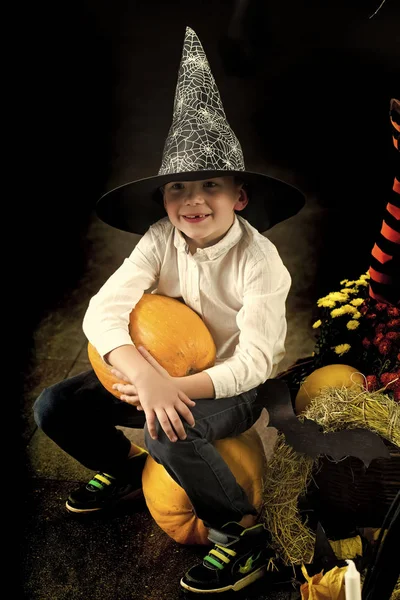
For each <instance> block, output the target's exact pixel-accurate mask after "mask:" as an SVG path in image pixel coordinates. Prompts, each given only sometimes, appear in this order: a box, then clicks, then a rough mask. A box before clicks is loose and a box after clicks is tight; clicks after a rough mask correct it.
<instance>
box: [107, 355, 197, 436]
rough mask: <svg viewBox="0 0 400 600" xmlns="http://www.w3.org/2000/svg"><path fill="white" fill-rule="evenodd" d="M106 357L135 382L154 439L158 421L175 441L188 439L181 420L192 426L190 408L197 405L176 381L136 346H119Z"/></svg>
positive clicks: (192, 420)
mask: <svg viewBox="0 0 400 600" xmlns="http://www.w3.org/2000/svg"><path fill="white" fill-rule="evenodd" d="M104 358H105V359H106V360H107V362H109V364H111V365H112V366H113V367H115V368H116V369H118V370H119V371H121V372H122V373H124V375H125V376H126V377H127V378H128V379H129V380H130V381H131V382H132V383H134V386H135V388H136V390H137V394H138V396H139V398H140V404H141V406H142V409H143V411H144V413H145V415H146V423H147V427H148V430H149V434H150V436H151V437H152V438H153V439H157V421H158V422H159V424H160V426H161V427H162V429H163V430H164V432H165V433H166V435H167V436H168V438H169V439H170V440H171V441H172V442H176V441H177V439H178V438H177V437H176V436H178V437H179V438H180V439H181V440H184V439H185V438H186V433H185V429H184V427H183V424H182V421H181V417H182V418H184V419H185V420H186V421H187V423H188V424H189V425H190V426H193V425H194V419H193V415H192V413H191V411H190V409H189V407H192V406H194V405H195V402H193V400H191V399H190V398H188V396H187V395H186V394H185V393H184V392H183V391H182V390H180V389H179V388H178V387H177V385H176V384H175V382H174V381H173V379H172V378H166V377H163V375H161V374H160V373H159V372H157V370H156V369H155V368H154V367H153V366H152V365H151V364H150V363H149V362H148V361H147V360H146V359H145V358H143V356H142V355H141V354H140V352H139V351H138V350H137V349H136V348H135V346H131V345H123V346H119V347H118V348H115V349H114V350H112V351H111V352H109V353H108V354H107V355H106V356H105V357H104ZM127 387H128V386H127ZM174 430H175V431H174ZM175 432H176V435H175Z"/></svg>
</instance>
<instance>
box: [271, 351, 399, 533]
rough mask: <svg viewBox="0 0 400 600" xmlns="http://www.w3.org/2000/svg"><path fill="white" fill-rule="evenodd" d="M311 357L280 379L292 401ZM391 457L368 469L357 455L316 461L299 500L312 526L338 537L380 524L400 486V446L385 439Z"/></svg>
mask: <svg viewBox="0 0 400 600" xmlns="http://www.w3.org/2000/svg"><path fill="white" fill-rule="evenodd" d="M313 368H314V367H313V361H312V358H311V357H307V358H303V359H300V360H298V361H297V362H296V363H295V364H294V365H292V367H290V368H289V369H287V370H286V371H284V372H282V373H280V374H279V375H278V378H280V379H282V380H284V381H286V383H287V385H288V386H289V389H290V392H291V397H292V402H293V404H294V401H295V397H296V394H297V392H298V389H299V387H300V384H301V382H302V381H303V379H304V378H305V377H306V376H307V375H309V374H310V373H311V372H312V370H313ZM383 442H384V443H385V445H386V446H387V447H388V449H389V453H390V458H378V459H375V460H373V461H372V462H371V464H370V465H369V467H368V469H366V468H365V466H364V464H363V462H362V461H361V460H360V459H358V458H355V457H348V458H346V459H344V460H342V461H340V462H334V461H333V460H331V459H329V457H326V456H323V457H320V458H319V459H318V461H316V464H315V467H314V470H313V474H312V480H311V483H310V485H309V486H308V489H307V493H306V494H305V496H304V497H303V498H301V499H299V509H300V511H301V512H303V511H304V515H305V516H307V519H308V520H309V523H310V526H311V527H312V528H313V527H314V526H315V527H316V524H317V522H318V521H320V522H321V523H322V524H323V526H324V528H325V530H326V531H327V532H328V531H329V532H331V533H332V534H334V535H335V536H337V535H339V536H340V535H342V534H346V535H347V534H348V532H349V531H352V530H354V529H355V528H356V527H380V526H381V525H382V522H383V519H384V517H385V515H386V513H387V511H388V510H389V507H390V505H391V504H392V502H393V500H394V498H395V496H396V494H397V492H398V491H399V489H400V448H398V447H397V446H395V445H394V444H392V443H390V442H388V441H387V440H384V439H383Z"/></svg>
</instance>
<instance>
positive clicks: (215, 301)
mask: <svg viewBox="0 0 400 600" xmlns="http://www.w3.org/2000/svg"><path fill="white" fill-rule="evenodd" d="M290 285H291V278H290V274H289V271H288V270H287V268H286V267H285V266H284V264H283V262H282V259H281V258H280V256H279V254H278V251H277V249H276V247H275V246H274V244H273V243H272V242H271V241H270V240H268V239H267V238H266V237H264V236H263V235H261V234H260V233H259V232H258V231H257V230H256V229H255V228H254V227H252V226H251V225H250V223H248V221H246V220H245V219H243V218H242V217H240V216H235V221H234V223H233V225H232V227H231V228H230V229H229V231H228V232H227V233H226V235H225V236H224V237H223V238H222V239H221V240H220V241H219V242H217V243H216V244H214V245H213V246H209V247H208V248H202V249H198V250H197V252H196V253H195V254H193V255H192V254H190V252H189V248H188V245H187V243H186V240H185V238H184V237H183V235H182V233H181V232H180V231H179V230H178V229H176V228H175V227H174V226H173V225H172V223H171V222H170V221H169V219H168V217H165V218H163V219H161V220H160V221H158V222H157V223H155V224H154V225H152V226H151V227H150V228H149V230H148V231H147V232H146V233H145V234H144V235H143V237H142V238H141V239H140V240H139V242H138V243H137V245H136V246H135V248H134V250H133V252H132V253H131V255H130V256H129V257H128V258H126V259H125V260H124V262H123V263H122V265H121V266H120V267H119V268H118V269H117V270H116V271H115V272H114V273H113V275H111V277H110V278H109V279H108V280H107V281H106V283H105V284H104V285H103V286H102V287H101V289H100V290H99V292H98V293H97V294H96V295H95V296H93V297H92V299H91V300H90V303H89V306H88V309H87V311H86V314H85V317H84V320H83V331H84V333H85V335H86V337H87V338H88V340H89V341H90V342H91V343H92V344H93V346H94V347H95V348H96V349H97V351H98V352H99V354H100V355H101V356H102V357H104V355H105V354H107V353H108V352H111V350H114V349H115V348H117V347H119V346H122V345H125V344H132V345H133V342H132V340H131V337H130V335H129V330H128V326H129V314H130V312H131V311H132V309H133V308H134V307H135V305H136V304H137V302H139V300H140V299H141V297H142V295H143V293H145V292H151V293H157V294H162V295H164V296H170V297H172V298H183V300H184V302H185V304H187V306H189V307H190V308H192V309H193V310H194V311H196V312H197V313H198V314H199V315H200V317H201V318H202V319H203V321H204V323H205V324H206V326H207V328H208V329H209V331H210V333H211V335H212V337H213V339H214V342H215V345H216V348H217V356H216V363H215V366H213V367H210V368H209V369H205V372H206V373H208V375H209V376H210V377H211V380H212V382H213V385H214V390H215V397H216V398H224V397H229V396H235V395H238V394H240V393H242V392H246V391H248V390H250V389H252V388H255V387H257V386H258V385H260V384H261V383H263V382H264V381H266V380H267V379H268V378H269V377H271V376H274V375H275V374H276V372H277V368H278V364H279V363H280V361H281V360H282V358H283V356H284V352H285V350H284V343H285V337H286V327H287V326H286V298H287V295H288V292H289V288H290Z"/></svg>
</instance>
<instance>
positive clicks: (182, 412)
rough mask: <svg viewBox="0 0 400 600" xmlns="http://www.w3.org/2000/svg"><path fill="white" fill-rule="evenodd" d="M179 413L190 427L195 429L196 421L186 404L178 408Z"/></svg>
mask: <svg viewBox="0 0 400 600" xmlns="http://www.w3.org/2000/svg"><path fill="white" fill-rule="evenodd" d="M176 410H177V412H178V413H179V414H180V415H181V417H183V418H184V419H185V421H186V422H187V423H188V425H190V427H194V424H195V420H194V416H193V415H192V413H191V412H190V409H189V408H188V407H187V406H186V404H185V403H184V402H182V404H181V405H180V406H177V407H176Z"/></svg>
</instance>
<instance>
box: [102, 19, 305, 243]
mask: <svg viewBox="0 0 400 600" xmlns="http://www.w3.org/2000/svg"><path fill="white" fill-rule="evenodd" d="M227 175H234V176H237V177H239V178H240V180H241V181H242V182H243V183H244V185H245V187H246V190H247V192H248V195H249V198H250V202H249V203H248V205H247V206H246V207H245V209H244V210H242V211H241V216H242V217H244V218H245V219H247V220H248V221H249V222H250V223H251V224H252V225H253V226H254V227H256V228H257V229H258V230H259V231H260V232H263V231H266V230H267V229H270V228H271V227H272V226H273V225H275V224H276V223H279V222H280V221H283V220H285V219H287V218H289V217H291V216H293V215H295V214H296V213H297V212H298V211H299V210H300V209H301V208H302V206H303V205H304V196H303V194H302V193H301V192H300V191H299V190H298V189H296V188H295V187H293V186H292V185H289V184H288V183H286V182H283V181H281V180H279V179H276V178H274V177H270V176H268V175H264V174H261V173H253V172H251V171H246V168H245V165H244V159H243V152H242V148H241V146H240V143H239V140H238V139H237V137H236V135H235V134H234V132H233V131H232V129H231V127H230V125H229V123H228V121H227V119H226V116H225V111H224V108H223V106H222V102H221V98H220V95H219V91H218V88H217V86H216V84H215V80H214V77H213V75H212V73H211V69H210V65H209V64H208V60H207V57H206V55H205V52H204V50H203V47H202V45H201V43H200V40H199V39H198V37H197V35H196V33H195V32H194V31H193V30H192V29H190V28H189V27H187V28H186V35H185V40H184V45H183V51H182V58H181V64H180V68H179V74H178V82H177V86H176V91H175V101H174V109H173V119H172V125H171V127H170V130H169V132H168V137H167V139H166V141H165V145H164V151H163V158H162V163H161V167H160V169H159V171H158V174H157V175H155V176H154V177H147V178H145V179H139V180H136V181H131V182H129V183H126V184H124V185H121V186H119V187H117V188H115V189H113V190H111V191H109V192H107V193H106V194H104V195H103V196H102V197H101V198H100V199H99V201H98V202H97V205H96V210H97V214H98V216H99V217H100V219H102V220H103V221H104V222H105V223H107V224H108V225H112V226H113V227H116V228H118V229H122V230H124V231H129V232H131V233H138V234H143V233H145V231H146V230H147V229H148V228H149V226H150V225H151V224H153V223H155V222H156V221H157V220H158V219H161V218H162V217H165V216H166V213H165V210H164V207H163V202H162V194H161V191H160V188H161V187H162V186H163V185H164V184H166V183H168V182H170V181H196V180H202V179H208V178H212V177H222V176H227Z"/></svg>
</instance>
